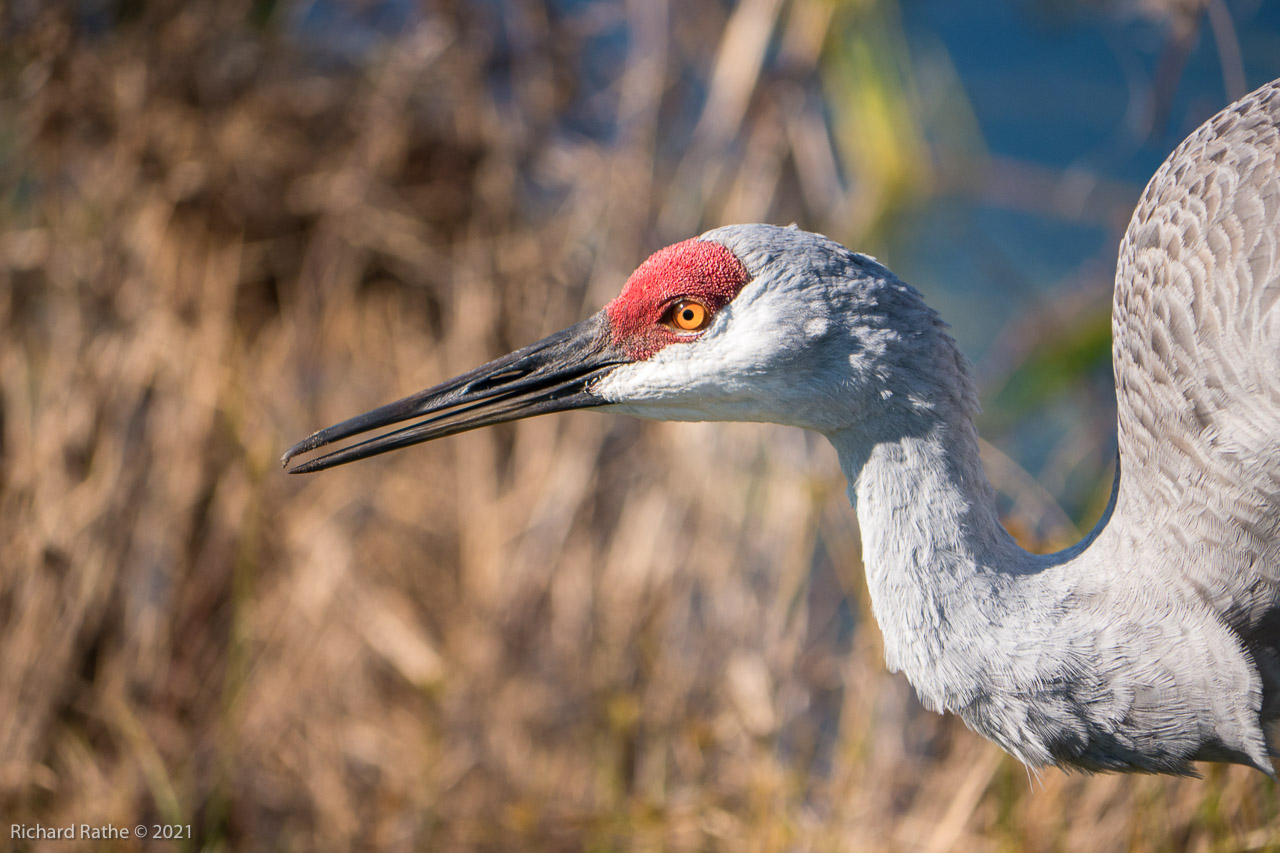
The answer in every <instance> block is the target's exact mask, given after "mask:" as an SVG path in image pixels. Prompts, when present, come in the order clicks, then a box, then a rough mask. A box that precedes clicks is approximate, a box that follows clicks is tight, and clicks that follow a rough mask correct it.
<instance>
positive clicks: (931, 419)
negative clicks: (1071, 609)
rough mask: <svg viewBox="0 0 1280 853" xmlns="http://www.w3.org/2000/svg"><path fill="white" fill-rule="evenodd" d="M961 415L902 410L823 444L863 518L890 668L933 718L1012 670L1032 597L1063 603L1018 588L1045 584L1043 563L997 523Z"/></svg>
mask: <svg viewBox="0 0 1280 853" xmlns="http://www.w3.org/2000/svg"><path fill="white" fill-rule="evenodd" d="M965 408H967V407H963V406H960V405H944V406H943V407H942V408H941V409H940V410H930V411H925V412H917V411H907V412H897V413H894V414H893V416H892V417H890V416H885V417H883V418H881V419H880V420H879V421H878V422H875V423H871V424H867V423H862V424H859V425H858V426H857V427H856V428H851V429H847V430H843V431H840V432H835V433H833V434H831V435H829V436H828V437H829V439H830V441H831V443H832V444H833V445H834V446H835V448H836V451H837V453H838V454H839V457H840V464H841V467H842V468H843V469H844V472H845V476H846V477H847V478H848V481H849V498H850V500H851V501H852V502H853V504H854V506H855V508H856V509H857V512H858V521H859V525H860V527H861V530H862V550H863V562H864V564H865V566H866V573H867V585H868V588H869V590H870V593H871V602H872V607H873V609H874V612H875V615H876V619H877V621H878V622H879V624H880V627H881V630H882V631H883V634H884V642H885V657H886V661H887V663H888V664H889V667H890V669H892V670H895V671H902V672H904V673H906V675H907V677H908V678H909V679H910V680H911V682H912V684H913V685H915V687H916V689H917V691H918V692H919V693H920V695H921V698H922V700H923V701H924V702H925V704H926V705H927V706H929V707H931V708H933V709H934V710H940V709H941V708H943V707H947V708H950V709H952V710H960V709H962V708H964V707H965V706H966V705H968V704H969V703H970V702H971V701H972V700H973V698H974V697H975V696H978V695H981V694H982V693H984V692H985V691H986V690H988V689H989V687H990V673H989V670H990V669H991V668H992V667H1008V666H1010V665H1011V663H1013V660H1012V658H1013V657H1014V656H1015V654H1016V649H1015V648H1014V647H1016V646H1018V645H1020V643H1019V640H1018V637H1019V635H1020V634H1021V635H1022V636H1023V637H1024V638H1025V636H1026V633H1025V632H1026V631H1028V630H1032V631H1034V630H1036V628H1035V626H1036V625H1037V622H1038V620H1039V619H1040V614H1039V613H1038V611H1037V612H1031V609H1030V608H1028V605H1027V602H1028V600H1030V601H1047V600H1049V599H1056V598H1058V596H1057V595H1052V596H1040V595H1034V596H1032V595H1025V594H1018V593H1017V592H1016V591H1015V587H1020V586H1022V585H1024V584H1028V583H1036V582H1038V581H1039V580H1041V579H1040V578H1039V573H1037V572H1036V571H1035V569H1036V568H1037V567H1039V566H1040V565H1042V563H1043V558H1037V557H1035V556H1033V555H1031V554H1029V553H1027V552H1025V551H1023V550H1022V549H1021V548H1019V547H1018V546H1017V544H1016V543H1015V542H1014V541H1013V539H1012V537H1010V535H1009V534H1008V532H1007V531H1005V529H1004V527H1003V526H1002V525H1001V524H1000V521H999V519H998V517H997V514H996V502H995V494H994V491H993V490H992V488H991V485H990V483H989V482H988V480H987V478H986V476H985V474H984V473H983V470H982V465H981V463H980V461H979V459H978V438H977V433H976V431H975V429H974V426H973V423H972V419H971V416H970V415H969V414H968V412H967V411H964V409H965ZM1055 574H1059V575H1060V573H1055ZM1040 624H1044V623H1043V622H1041V623H1040ZM1013 665H1014V666H1016V663H1013Z"/></svg>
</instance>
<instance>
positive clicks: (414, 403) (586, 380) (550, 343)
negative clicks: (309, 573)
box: [281, 311, 630, 474]
mask: <svg viewBox="0 0 1280 853" xmlns="http://www.w3.org/2000/svg"><path fill="white" fill-rule="evenodd" d="M629 360H630V359H628V358H627V357H626V355H625V354H624V353H623V352H622V350H621V349H618V348H616V347H615V346H614V345H613V344H612V341H611V335H610V333H609V323H608V319H607V317H606V316H605V314H604V312H603V311H602V312H600V313H599V314H596V315H595V316H593V317H591V318H589V319H586V320H583V321H582V322H580V323H575V324H574V325H572V326H570V327H569V328H567V329H565V330H564V331H561V332H557V333H556V334H554V335H551V336H550V337H548V338H543V339H542V340H541V341H538V342H537V343H536V344H532V345H530V346H527V347H525V348H524V349H520V350H516V351H515V352H513V353H511V354H510V355H504V356H503V357H502V358H499V359H496V360H494V361H491V362H489V363H488V364H485V365H482V366H480V367H477V368H476V369H475V370H471V371H469V372H467V373H464V374H462V375H461V376H458V377H456V378H454V379H450V380H449V381H448V382H443V383H441V384H440V385H437V386H435V387H434V388H428V389H427V390H425V391H420V392H418V393H417V394H413V395H411V396H409V397H405V398H404V399H403V400H397V401H396V402H394V403H388V404H387V405H385V406H382V407H380V408H377V409H374V410H373V411H371V412H366V413H365V414H363V415H359V416H357V417H354V418H351V419H350V420H346V421H343V422H342V423H340V424H334V425H333V426H331V427H327V428H325V429H322V430H320V431H319V432H317V433H313V434H312V435H310V436H308V437H307V438H304V439H303V440H302V441H300V442H298V443H297V444H295V445H294V446H293V447H290V448H289V450H288V451H287V452H286V453H285V454H284V458H283V459H282V460H281V462H282V464H284V465H288V464H289V461H290V460H291V459H293V458H294V457H296V456H300V455H302V454H304V453H309V452H310V451H312V450H315V449H317V448H319V447H324V446H325V445H327V444H332V443H333V442H335V441H341V440H342V439H344V438H350V437H351V436H353V435H359V434H360V433H365V432H369V431H370V430H375V429H379V428H381V427H385V426H391V425H392V424H397V423H400V422H401V421H407V420H410V419H412V418H424V420H421V421H418V422H417V423H415V424H412V425H410V426H406V427H401V428H400V429H396V430H391V431H390V432H385V433H383V434H381V435H378V436H375V437H374V438H370V439H366V440H364V441H361V442H358V443H356V444H352V445H349V446H347V447H344V448H342V449H341V450H335V451H333V452H331V453H327V454H325V455H323V456H319V457H316V458H315V459H312V460H310V461H308V462H303V463H302V464H300V465H295V466H294V467H293V468H290V469H289V473H291V474H306V473H310V472H312V471H323V470H324V469H325V468H332V467H333V466H335V465H342V464H344V463H347V462H354V461H355V460H357V459H365V458H367V457H370V456H376V455H377V454H379V453H386V452H387V451H389V450H396V449H398V448H401V447H408V446H409V445H411V444H418V443H419V442H422V441H430V440H431V439H433V438H443V437H444V436H447V435H454V434H455V433H459V432H463V431H465V430H469V429H475V428H476V427H482V426H489V425H491V424H499V423H503V422H504V421H513V420H516V419H517V418H527V417H529V416H531V415H542V414H547V413H548V412H563V411H565V410H566V409H584V408H589V407H591V406H602V405H604V404H605V403H606V402H607V401H606V400H604V399H602V398H600V397H598V396H596V395H595V394H592V393H591V385H592V383H593V382H594V381H595V380H596V379H598V378H600V377H601V376H604V375H605V374H606V373H608V372H609V371H611V370H613V369H614V368H615V367H616V366H617V365H619V364H623V363H625V362H627V361H629Z"/></svg>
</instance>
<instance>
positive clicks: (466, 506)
mask: <svg viewBox="0 0 1280 853" xmlns="http://www.w3.org/2000/svg"><path fill="white" fill-rule="evenodd" d="M897 15H898V12H897V10H896V9H895V7H894V6H893V4H891V3H887V2H873V0H861V2H833V0H744V2H742V3H740V4H738V5H735V6H732V7H729V6H726V5H724V4H721V3H717V2H710V0H706V2H702V1H701V0H700V2H685V3H666V2H653V3H648V2H639V1H638V0H634V2H623V0H619V2H601V3H591V4H571V3H564V4H554V3H546V2H539V0H492V2H484V3H479V2H473V3H459V2H444V0H441V2H436V3H424V4H422V5H420V6H412V7H411V6H409V5H408V4H404V5H403V6H401V5H397V4H378V3H359V2H351V3H348V4H342V3H310V4H308V3H298V4H289V3H272V2H261V0H259V1H258V2H249V0H240V2H214V0H193V2H176V0H174V2H149V1H148V0H133V2H122V3H114V4H113V3H106V2H99V3H44V4H38V3H14V4H8V5H6V6H4V7H3V9H2V10H0V26H3V28H4V36H5V49H4V52H3V63H2V64H0V102H2V104H3V111H4V115H5V116H6V117H7V120H6V121H5V122H4V124H3V132H2V133H0V191H2V192H3V199H4V203H3V207H2V208H0V217H3V218H2V220H0V281H2V284H0V330H2V335H0V553H2V554H3V555H4V557H3V565H0V648H2V649H3V655H2V656H0V814H2V815H3V817H4V819H5V823H7V824H26V825H34V824H41V825H44V826H65V825H66V824H68V823H75V824H81V823H88V824H91V825H98V824H106V823H110V824H114V825H116V826H133V825H134V824H138V823H142V824H152V823H158V822H159V823H176V824H190V825H191V826H192V829H193V834H194V838H193V839H192V840H189V841H185V842H180V843H176V844H168V843H162V842H153V841H147V842H143V843H136V844H135V843H132V842H121V843H117V844H115V845H108V849H120V850H127V849H135V848H146V849H209V850H219V849H235V850H311V849H352V848H362V849H384V848H386V849H432V850H437V849H438V850H461V849H493V850H511V849H551V850H561V849H563V850H584V849H591V850H611V849H633V848H635V849H674V850H703V849H725V850H762V851H764V850H797V849H814V850H878V849H902V850H930V851H942V850H952V849H954V850H981V849H1008V850H1095V849H1125V848H1127V849H1134V850H1175V849H1177V850H1180V849H1245V848H1250V849H1260V848H1265V847H1275V846H1277V842H1276V839H1277V826H1278V825H1280V824H1278V823H1277V805H1276V798H1275V792H1274V788H1273V786H1272V784H1271V783H1270V782H1268V781H1266V780H1264V779H1262V778H1261V777H1260V776H1259V775H1258V774H1256V773H1251V772H1249V771H1246V770H1243V769H1241V768H1223V767H1209V768H1206V771H1207V773H1208V776H1209V778H1208V781H1204V782H1201V781H1187V780H1171V779H1157V778H1128V777H1096V778H1085V777H1080V776H1069V775H1066V774H1063V773H1061V772H1058V771H1045V772H1042V773H1040V774H1038V775H1035V776H1031V775H1029V774H1028V773H1027V772H1026V771H1025V770H1024V769H1023V768H1022V767H1021V765H1018V764H1017V763H1016V762H1014V761H1012V760H1011V759H1009V758H1007V757H1006V756H1004V755H1003V754H1002V753H1000V752H999V751H998V750H997V749H996V748H995V747H994V746H992V745H990V744H988V743H987V742H985V741H983V740H981V739H980V738H978V737H977V736H975V735H972V734H971V733H969V732H968V731H966V730H965V729H964V727H963V726H962V725H960V724H959V723H958V722H957V721H956V720H955V719H953V718H950V717H940V716H936V715H933V714H929V713H926V712H924V711H923V710H922V709H921V708H920V707H919V706H918V704H917V703H916V701H915V699H914V697H913V695H912V694H911V691H910V689H909V687H908V686H907V685H906V683H905V681H904V680H903V679H901V678H900V677H894V676H890V675H888V674H886V673H885V672H884V668H883V664H882V657H881V650H880V648H879V635H878V633H877V631H876V629H875V628H874V623H873V622H872V621H871V619H870V616H869V612H868V606H867V601H866V597H865V594H864V589H863V584H862V575H861V568H860V563H859V554H858V539H857V533H856V529H855V527H854V520H853V513H852V512H851V511H850V509H849V507H848V504H847V501H846V499H845V497H844V494H843V492H844V484H843V482H842V480H841V478H840V476H839V473H838V470H837V468H836V467H835V464H834V455H833V454H832V453H831V452H830V451H829V449H828V448H826V447H825V445H824V444H823V443H822V442H821V441H819V440H817V439H815V438H814V437H812V436H807V435H803V434H800V433H798V432H794V431H787V430H782V429H774V428H769V427H762V426H758V425H716V426H710V425H671V424H649V423H640V422H636V421H632V420H628V419H623V418H612V417H602V416H600V415H596V414H590V413H583V414H575V415H566V416H558V417H556V418H539V419H534V420H532V421H529V422H525V423H520V424H516V425H512V426H508V427H502V428H495V429H492V430H487V431H481V432H478V433H475V434H468V435H464V436H459V437H457V438H454V439H450V440H449V441H447V442H439V443H437V444H434V445H428V446H425V447H422V448H418V449H415V450H413V451H412V452H409V453H406V454H404V455H396V456H394V457H392V458H385V457H384V458H382V459H379V460H375V461H370V462H368V463H362V464H360V465H357V466H352V467H349V468H344V469H342V470H340V471H335V472H332V473H330V474H326V475H323V476H316V477H305V478H294V477H286V476H284V475H283V474H282V473H281V472H280V470H279V468H278V465H277V460H278V458H279V455H280V453H281V452H282V450H283V449H284V448H285V447H287V446H288V445H289V444H290V443H292V442H293V441H295V440H296V439H298V438H300V437H301V436H303V435H305V434H307V433H308V432H310V431H311V430H313V429H315V428H316V427H318V426H321V425H324V424H328V423H332V422H334V421H337V420H339V419H341V418H343V417H346V416H349V415H351V414H354V413H357V412H360V411H363V410H365V409H367V408H369V407H372V406H373V405H376V404H378V403H381V402H385V401H387V400H390V399H393V398H396V397H399V396H401V395H403V394H405V393H408V392H409V391H412V390H416V389H418V388H420V387H424V386H426V385H428V384H430V383H432V382H434V381H438V380H439V379H440V378H442V377H445V376H448V375H451V374H453V373H455V372H458V371H460V370H462V369H465V368H467V367H470V366H472V365H473V364H476V363H479V362H481V361H483V360H485V359H487V358H491V357H493V356H495V355H498V354H500V353H502V352H504V351H506V350H508V349H510V348H513V347H515V346H518V345H521V344H523V343H527V342H529V341H531V340H534V339H536V338H538V337H540V336H542V335H545V334H547V333H549V332H551V331H553V330H555V329H556V328H558V327H561V326H563V325H566V324H567V323H569V322H572V321H573V320H576V319H578V318H580V317H581V316H583V315H584V314H585V313H587V312H588V311H591V310H594V309H595V308H596V307H598V306H599V305H601V304H602V303H603V302H605V301H606V300H607V299H608V298H610V297H611V296H612V295H613V294H614V292H616V290H617V288H618V286H619V284H620V282H621V281H623V280H624V278H625V276H626V275H627V274H628V272H629V271H630V270H631V269H632V268H633V267H634V266H635V265H636V263H637V262H638V261H640V260H641V259H643V257H644V256H645V255H646V254H647V253H649V252H650V251H652V250H653V249H655V248H657V247H660V246H661V245H664V244H666V243H669V242H673V241H675V240H677V239H681V238H683V237H686V236H688V235H689V234H691V233H696V232H697V231H699V230H701V229H703V228H706V227H711V226H713V225H716V224H720V223H724V222H731V221H751V220H771V221H776V222H787V221H791V220H795V221H798V222H801V223H802V224H804V225H805V226H806V227H810V228H814V229H817V230H825V231H826V232H827V233H829V234H831V235H832V236H834V237H837V238H839V239H841V240H844V241H846V242H849V243H851V244H854V245H858V246H860V247H863V248H869V249H871V250H875V249H876V247H877V245H878V244H879V241H880V240H881V239H882V235H883V234H884V233H885V229H886V228H888V227H890V225H891V223H892V219H893V215H894V212H895V210H898V209H901V208H902V207H903V206H907V205H911V204H919V203H922V202H923V200H924V198H926V197H927V195H928V194H929V193H930V192H932V191H935V190H936V182H937V175H936V174H935V168H934V163H933V159H932V157H931V154H930V150H929V147H928V145H927V143H926V142H925V140H926V139H927V138H928V137H929V133H930V132H936V131H937V128H936V127H934V126H933V124H932V123H933V122H934V121H935V120H936V116H937V114H938V113H937V110H940V109H942V106H943V105H939V104H938V103H937V102H936V100H935V101H933V102H931V101H930V100H929V98H927V97H923V96H922V95H921V93H920V92H919V91H918V89H917V86H916V83H915V81H914V80H913V76H912V66H911V62H910V57H909V56H908V55H907V53H906V48H905V42H904V39H903V38H902V35H901V28H900V24H899V23H898V18H897ZM950 85H951V87H950V89H949V90H948V95H949V98H948V99H949V103H948V104H946V105H945V110H946V111H949V114H955V113H956V111H957V110H958V111H959V113H961V114H963V109H962V108H961V107H959V106H958V105H957V102H958V101H962V99H963V92H962V91H961V90H960V89H959V87H958V86H957V85H954V83H953V84H950ZM930 103H933V106H932V107H931V106H930ZM930 128H932V130H930ZM1135 192H1136V188H1135ZM1103 278H1104V279H1105V276H1103ZM1093 292H1095V293H1100V294H1101V296H1100V297H1097V298H1100V299H1101V300H1102V302H1101V304H1102V305H1103V309H1102V311H1103V315H1100V316H1105V304H1106V302H1105V300H1106V295H1105V286H1103V287H1095V289H1094V291H1093ZM1096 304H1097V303H1096V299H1095V302H1094V303H1091V305H1095V306H1096ZM1081 310H1082V311H1088V310H1093V311H1094V312H1095V314H1096V313H1097V311H1096V307H1094V308H1090V307H1088V306H1086V307H1084V308H1081ZM1098 322H1099V323H1102V322H1103V321H1102V320H1099V321H1098ZM1043 327H1044V326H1043V325H1042V326H1038V327H1034V328H1043ZM1029 328H1033V327H1031V326H1026V327H1023V326H1020V327H1019V329H1015V330H1012V331H1011V332H1010V336H1009V338H1008V341H1006V343H1007V344H1008V345H1007V346H1006V348H1005V350H1003V351H1004V352H1006V353H1012V354H1016V355H1019V359H1017V360H1015V363H1022V364H1023V367H1021V368H1016V370H1024V371H1025V370H1030V371H1036V374H1035V375H1037V376H1038V377H1039V378H1034V379H1026V378H1023V376H1022V375H1021V374H1018V373H1014V374H1011V376H1012V378H1010V379H1009V380H1008V381H1007V382H1005V381H1004V379H1003V378H1002V377H994V386H995V387H997V388H999V387H1004V388H1005V391H1004V393H1005V394H1007V395H1008V396H1009V397H1010V399H1011V400H1012V401H1013V402H1011V403H1010V404H1009V410H1020V411H1026V410H1028V409H1034V408H1036V407H1038V406H1040V405H1041V404H1042V403H1043V398H1042V397H1038V396H1037V395H1038V394H1043V393H1045V390H1044V389H1045V388H1046V384H1045V383H1046V381H1047V380H1046V378H1045V377H1046V376H1052V377H1053V382H1054V384H1055V386H1059V385H1060V387H1062V388H1078V387H1079V386H1078V385H1077V384H1075V382H1076V378H1078V377H1076V376H1075V375H1076V374H1078V373H1079V372H1081V371H1083V372H1085V373H1088V372H1090V371H1092V372H1094V373H1095V374H1096V373H1097V372H1098V371H1101V372H1102V374H1103V376H1104V378H1105V373H1106V368H1105V364H1103V365H1101V366H1100V365H1099V363H1098V359H1099V354H1098V350H1099V347H1101V348H1102V352H1103V357H1105V345H1104V343H1105V342H1104V341H1103V340H1102V339H1099V338H1098V335H1097V333H1096V332H1095V331H1093V328H1094V327H1092V326H1091V327H1090V329H1089V330H1088V331H1085V332H1081V333H1080V336H1079V338H1077V339H1074V340H1067V341H1065V342H1064V343H1062V344H1060V345H1058V347H1057V348H1056V349H1054V348H1053V347H1052V346H1049V348H1045V349H1039V350H1035V349H1032V348H1030V346H1029V345H1028V346H1023V345H1020V344H1018V343H1017V342H1018V341H1031V340H1036V339H1039V340H1040V342H1041V343H1045V341H1044V339H1043V336H1038V335H1037V334H1036V333H1035V332H1034V331H1032V332H1028V331H1027V329H1029ZM1104 329H1105V326H1104ZM1009 342H1012V343H1009ZM1046 346H1047V344H1046ZM1028 353H1029V354H1030V355H1029V357H1028ZM1064 353H1066V354H1069V355H1070V356H1071V358H1070V360H1064V358H1063V354H1064ZM1037 364H1040V365H1042V366H1040V367H1037V366H1036V365H1037ZM1028 375H1031V374H1028ZM1037 389H1039V390H1037ZM993 393H994V392H993ZM1064 393H1067V394H1073V393H1078V392H1077V391H1066V392H1064ZM998 397H999V395H996V397H995V398H996V399H998ZM996 408H997V411H996V412H995V413H993V415H992V417H993V418H994V423H997V424H998V423H1000V421H1001V418H1003V417H1004V415H1002V414H1001V413H1000V412H1001V411H1005V409H1004V407H1003V404H1001V405H999V406H997V407H996ZM1103 412H1104V414H1103V415H1100V416H1099V417H1098V419H1097V420H1096V421H1092V422H1090V424H1088V429H1089V431H1090V434H1091V435H1093V434H1095V433H1096V434H1097V435H1099V436H1101V437H1100V438H1096V439H1095V438H1091V439H1089V441H1090V442H1092V444H1090V443H1089V442H1085V443H1084V444H1085V445H1087V446H1088V447H1093V448H1095V452H1092V454H1089V453H1084V454H1076V455H1071V454H1067V456H1070V457H1071V459H1073V460H1075V461H1074V462H1072V463H1070V464H1067V463H1064V465H1065V468H1064V470H1067V469H1070V470H1075V469H1076V468H1077V467H1079V465H1080V464H1083V463H1081V462H1080V460H1081V459H1083V458H1085V457H1088V460H1090V461H1088V463H1087V465H1086V467H1087V468H1088V472H1089V473H1088V474H1087V476H1086V479H1089V480H1090V481H1091V482H1090V485H1089V486H1088V488H1089V489H1097V488H1101V489H1102V490H1104V491H1105V488H1106V486H1105V483H1103V484H1102V485H1101V486H1099V482H1101V480H1102V477H1103V466H1104V465H1105V461H1106V458H1107V452H1106V442H1107V441H1109V440H1110V439H1108V438H1107V437H1106V436H1107V435H1108V430H1109V429H1110V424H1109V423H1108V422H1107V417H1106V415H1105V405H1104V406H1103ZM989 462H991V469H992V477H993V479H994V480H995V481H996V482H997V484H998V485H999V486H1001V487H1002V488H1003V489H1004V490H1005V491H1006V492H1008V493H1010V494H1012V495H1014V496H1015V501H1014V503H1015V504H1016V506H1015V507H1014V509H1015V510H1017V512H1018V513H1021V514H1022V515H1024V516H1026V517H1027V518H1029V519H1031V520H1030V521H1027V522H1025V523H1015V522H1011V524H1012V526H1014V527H1015V528H1016V529H1021V528H1023V527H1025V528H1026V530H1027V531H1028V536H1029V537H1030V538H1031V539H1032V540H1035V541H1032V542H1031V544H1032V545H1036V544H1039V545H1041V546H1045V545H1046V544H1047V543H1050V542H1051V541H1053V540H1054V537H1057V538H1061V537H1063V536H1065V535H1067V534H1066V533H1064V532H1063V531H1064V530H1065V529H1066V528H1067V527H1069V526H1070V523H1069V522H1068V521H1066V520H1065V516H1064V515H1063V514H1062V513H1061V511H1060V510H1057V509H1056V507H1055V506H1054V504H1053V499H1052V498H1051V497H1049V496H1048V495H1049V494H1050V491H1051V490H1050V491H1046V489H1045V487H1044V485H1043V484H1041V483H1037V482H1036V481H1035V480H1034V479H1033V478H1031V477H1029V476H1028V475H1026V474H1025V472H1021V471H1020V469H1018V468H1017V466H1016V465H1013V464H1012V463H1008V464H1005V463H1007V460H1006V459H1004V457H1003V456H1001V455H999V454H998V453H997V454H996V455H994V456H993V457H992V460H989ZM1090 466H1091V467H1090ZM1019 495H1021V497H1019ZM1046 519H1048V521H1046ZM1041 527H1045V528H1046V529H1051V530H1056V531H1057V532H1056V533H1051V534H1043V536H1042V535H1041V534H1039V533H1035V532H1033V531H1035V530H1037V529H1039V528H1041ZM88 846H89V845H87V844H77V843H68V842H61V841H53V842H20V843H17V847H18V848H19V849H49V850H53V849H56V850H60V851H66V850H74V849H81V848H87V847H88Z"/></svg>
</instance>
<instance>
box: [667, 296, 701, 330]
mask: <svg viewBox="0 0 1280 853" xmlns="http://www.w3.org/2000/svg"><path fill="white" fill-rule="evenodd" d="M668 317H669V318H670V319H669V320H668V322H669V323H670V324H671V325H672V326H674V327H675V328H677V329H679V330H680V331H682V332H696V331H698V330H700V329H705V328H706V327H707V323H709V322H710V321H711V312H710V311H708V310H707V306H705V305H703V304H702V303H701V302H695V301H693V300H692V299H681V300H680V301H679V302H677V303H676V304H675V305H672V306H671V312H670V314H668Z"/></svg>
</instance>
